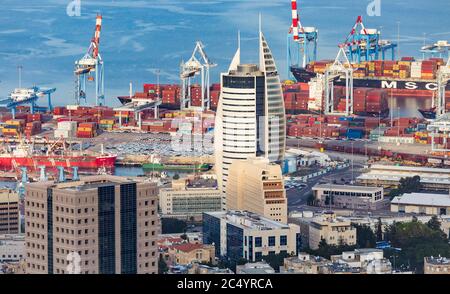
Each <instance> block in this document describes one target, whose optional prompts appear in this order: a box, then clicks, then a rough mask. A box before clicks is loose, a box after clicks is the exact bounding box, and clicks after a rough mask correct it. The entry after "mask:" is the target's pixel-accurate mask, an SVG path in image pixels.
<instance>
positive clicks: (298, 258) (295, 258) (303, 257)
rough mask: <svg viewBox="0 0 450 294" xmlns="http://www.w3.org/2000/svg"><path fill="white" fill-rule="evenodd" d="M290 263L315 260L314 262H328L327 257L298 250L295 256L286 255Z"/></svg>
mask: <svg viewBox="0 0 450 294" xmlns="http://www.w3.org/2000/svg"><path fill="white" fill-rule="evenodd" d="M285 259H286V260H289V261H290V262H292V263H304V262H315V263H326V262H330V261H329V260H328V259H326V258H324V257H322V256H314V255H311V254H308V253H305V252H300V253H299V254H298V255H297V256H291V257H286V258H285Z"/></svg>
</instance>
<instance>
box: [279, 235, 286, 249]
mask: <svg viewBox="0 0 450 294" xmlns="http://www.w3.org/2000/svg"><path fill="white" fill-rule="evenodd" d="M286 245H287V236H286V235H283V236H280V246H286Z"/></svg>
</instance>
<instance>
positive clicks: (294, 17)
mask: <svg viewBox="0 0 450 294" xmlns="http://www.w3.org/2000/svg"><path fill="white" fill-rule="evenodd" d="M291 8H292V26H291V31H292V34H293V36H294V41H296V42H298V41H299V39H300V38H299V36H298V32H299V19H298V10H297V0H292V1H291Z"/></svg>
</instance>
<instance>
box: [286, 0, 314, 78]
mask: <svg viewBox="0 0 450 294" xmlns="http://www.w3.org/2000/svg"><path fill="white" fill-rule="evenodd" d="M291 8H292V25H291V28H290V29H289V33H288V35H287V44H286V48H287V52H286V56H287V64H288V73H287V76H288V77H291V78H292V74H291V71H290V66H302V67H303V68H304V67H306V65H307V64H308V63H310V62H311V61H315V60H316V59H317V39H318V36H319V31H318V30H317V29H316V28H315V27H304V26H303V25H302V23H301V21H300V14H299V9H298V6H297V0H291ZM293 48H294V49H293ZM300 62H301V64H300Z"/></svg>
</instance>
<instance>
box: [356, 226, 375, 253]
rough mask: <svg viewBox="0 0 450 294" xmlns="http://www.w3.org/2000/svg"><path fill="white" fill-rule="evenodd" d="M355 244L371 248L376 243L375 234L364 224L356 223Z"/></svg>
mask: <svg viewBox="0 0 450 294" xmlns="http://www.w3.org/2000/svg"><path fill="white" fill-rule="evenodd" d="M354 227H355V228H356V245H357V246H358V247H359V248H373V247H375V245H376V241H377V240H376V236H375V234H374V232H373V231H372V229H371V228H370V227H369V226H366V225H362V226H361V225H356V224H354Z"/></svg>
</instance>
